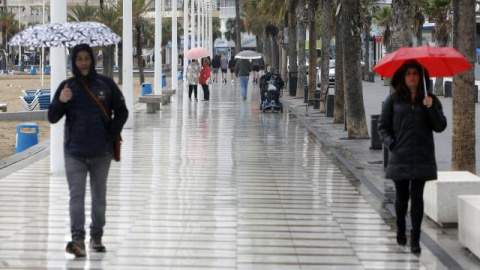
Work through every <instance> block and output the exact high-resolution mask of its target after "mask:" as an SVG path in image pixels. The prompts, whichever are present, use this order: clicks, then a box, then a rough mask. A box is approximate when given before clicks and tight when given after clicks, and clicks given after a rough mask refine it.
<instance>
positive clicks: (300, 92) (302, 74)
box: [295, 0, 308, 97]
mask: <svg viewBox="0 0 480 270" xmlns="http://www.w3.org/2000/svg"><path fill="white" fill-rule="evenodd" d="M297 18H298V21H297V25H298V32H299V34H298V39H299V40H298V47H299V50H298V82H297V94H296V95H295V96H296V97H305V93H304V88H305V85H306V84H307V69H306V65H305V40H306V39H307V23H308V20H307V9H306V7H305V0H302V1H300V2H299V3H298V5H297Z"/></svg>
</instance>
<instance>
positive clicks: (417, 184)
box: [393, 180, 426, 233]
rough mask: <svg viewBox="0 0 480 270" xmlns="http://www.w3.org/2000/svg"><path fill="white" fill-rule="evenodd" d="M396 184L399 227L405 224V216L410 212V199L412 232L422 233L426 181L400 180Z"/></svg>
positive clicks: (396, 207) (396, 208)
mask: <svg viewBox="0 0 480 270" xmlns="http://www.w3.org/2000/svg"><path fill="white" fill-rule="evenodd" d="M393 182H394V183H395V190H396V197H395V211H396V212H397V225H398V224H399V223H401V222H403V224H405V216H406V214H407V210H408V199H409V198H410V200H411V202H410V203H411V206H410V217H411V220H412V231H413V232H418V233H420V228H421V227H422V219H423V189H424V187H425V182H426V181H425V180H400V181H393Z"/></svg>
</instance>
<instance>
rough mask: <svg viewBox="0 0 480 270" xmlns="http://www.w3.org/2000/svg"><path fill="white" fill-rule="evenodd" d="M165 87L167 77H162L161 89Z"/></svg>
mask: <svg viewBox="0 0 480 270" xmlns="http://www.w3.org/2000/svg"><path fill="white" fill-rule="evenodd" d="M165 86H167V75H165V74H163V75H162V87H165Z"/></svg>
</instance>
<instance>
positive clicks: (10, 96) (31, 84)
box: [0, 74, 154, 159]
mask: <svg viewBox="0 0 480 270" xmlns="http://www.w3.org/2000/svg"><path fill="white" fill-rule="evenodd" d="M153 80H154V78H153V76H150V77H145V82H149V83H152V84H153ZM115 81H117V78H115ZM133 83H134V92H133V97H134V100H137V99H138V97H139V96H140V93H141V84H140V80H139V78H138V77H134V78H133ZM119 86H120V89H122V86H121V85H119ZM40 88H47V89H49V88H50V76H49V75H46V76H45V78H44V85H43V86H42V80H41V75H14V74H8V75H7V74H0V104H7V112H19V111H22V107H21V106H20V97H21V96H22V95H23V94H22V90H23V89H40ZM55 90H56V89H54V90H53V91H55ZM53 91H52V92H53ZM0 113H2V112H1V111H0ZM19 123H21V121H0V159H4V158H6V157H9V156H11V155H13V154H14V151H15V140H16V126H17V125H18V124H19ZM29 123H31V121H29ZM35 123H37V124H38V125H39V141H40V142H42V141H44V140H46V139H49V136H50V124H49V123H48V122H47V121H37V122H35Z"/></svg>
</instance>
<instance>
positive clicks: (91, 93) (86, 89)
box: [79, 81, 110, 120]
mask: <svg viewBox="0 0 480 270" xmlns="http://www.w3.org/2000/svg"><path fill="white" fill-rule="evenodd" d="M79 82H80V84H81V85H82V86H83V89H84V90H85V91H86V92H87V93H88V94H89V95H90V96H91V97H92V98H93V100H95V102H96V103H97V105H98V107H100V109H101V110H102V112H103V114H105V117H107V119H108V120H110V116H109V114H108V112H107V109H105V106H103V104H102V102H101V101H100V100H99V99H98V98H97V96H96V95H95V94H94V93H93V92H92V90H90V88H89V87H88V85H87V84H86V83H85V82H84V81H79Z"/></svg>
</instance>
